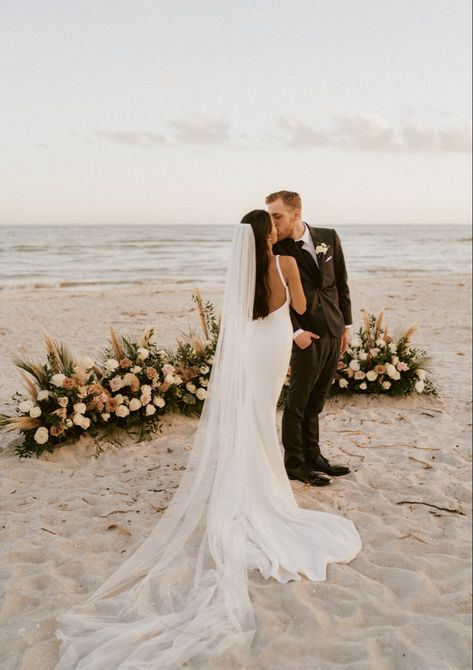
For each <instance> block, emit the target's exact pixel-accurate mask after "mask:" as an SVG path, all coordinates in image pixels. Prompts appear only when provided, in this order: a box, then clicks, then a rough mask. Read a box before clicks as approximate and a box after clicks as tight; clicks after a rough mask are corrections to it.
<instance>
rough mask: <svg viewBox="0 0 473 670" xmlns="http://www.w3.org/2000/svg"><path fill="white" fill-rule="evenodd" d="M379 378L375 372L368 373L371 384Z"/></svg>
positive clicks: (367, 377) (367, 376)
mask: <svg viewBox="0 0 473 670" xmlns="http://www.w3.org/2000/svg"><path fill="white" fill-rule="evenodd" d="M377 378H378V373H377V372H376V371H375V370H369V371H368V372H367V373H366V379H367V380H368V381H369V382H374V381H375V380H376V379H377Z"/></svg>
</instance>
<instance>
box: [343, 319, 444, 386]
mask: <svg viewBox="0 0 473 670" xmlns="http://www.w3.org/2000/svg"><path fill="white" fill-rule="evenodd" d="M361 312H362V326H361V328H360V329H359V331H358V333H357V334H356V336H355V337H354V338H353V339H352V341H351V343H350V346H349V347H348V349H347V351H346V352H345V354H344V355H343V357H342V358H341V360H340V361H339V363H338V370H337V374H336V376H335V379H334V383H333V385H332V393H364V394H367V393H384V394H387V395H391V396H394V395H407V394H409V393H412V392H414V391H416V392H417V393H425V394H432V395H437V393H438V391H437V388H436V386H435V384H434V383H433V381H432V380H431V379H430V378H429V377H428V376H427V373H428V369H427V366H428V362H429V358H428V357H427V354H426V352H425V351H423V350H421V349H417V348H414V347H412V346H411V344H410V339H411V337H412V335H413V334H414V332H415V331H416V326H411V327H410V328H409V329H407V330H403V331H401V333H400V334H399V335H398V337H395V338H393V337H391V336H390V335H389V334H388V328H387V326H386V325H385V323H384V310H381V312H380V313H379V314H378V315H377V316H375V315H373V314H369V313H368V312H367V311H366V310H365V309H363V310H361Z"/></svg>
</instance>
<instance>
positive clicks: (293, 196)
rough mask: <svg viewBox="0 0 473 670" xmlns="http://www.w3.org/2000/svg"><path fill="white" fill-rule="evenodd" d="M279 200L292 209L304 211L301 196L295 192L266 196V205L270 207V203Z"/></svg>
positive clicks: (280, 192)
mask: <svg viewBox="0 0 473 670" xmlns="http://www.w3.org/2000/svg"><path fill="white" fill-rule="evenodd" d="M279 198H281V200H282V201H283V203H284V204H285V205H286V207H289V208H290V209H302V202H301V196H300V195H299V193H296V192H295V191H276V192H275V193H270V194H269V195H268V196H266V198H265V203H266V204H267V205H269V203H271V202H274V201H275V200H279Z"/></svg>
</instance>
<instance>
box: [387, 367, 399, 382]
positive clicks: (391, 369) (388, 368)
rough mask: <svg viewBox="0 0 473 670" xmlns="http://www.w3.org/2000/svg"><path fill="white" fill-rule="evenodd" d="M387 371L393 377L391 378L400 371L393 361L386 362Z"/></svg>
mask: <svg viewBox="0 0 473 670" xmlns="http://www.w3.org/2000/svg"><path fill="white" fill-rule="evenodd" d="M386 372H387V374H388V375H389V376H390V377H391V379H394V377H395V376H396V374H397V373H398V371H397V370H396V368H395V367H394V365H392V364H391V363H386Z"/></svg>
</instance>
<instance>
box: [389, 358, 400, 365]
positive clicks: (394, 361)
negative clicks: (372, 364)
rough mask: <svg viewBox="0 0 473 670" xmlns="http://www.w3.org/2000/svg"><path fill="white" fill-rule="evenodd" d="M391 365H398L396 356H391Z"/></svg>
mask: <svg viewBox="0 0 473 670" xmlns="http://www.w3.org/2000/svg"><path fill="white" fill-rule="evenodd" d="M391 363H392V364H393V365H397V364H398V363H399V357H398V356H393V357H392V358H391Z"/></svg>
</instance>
